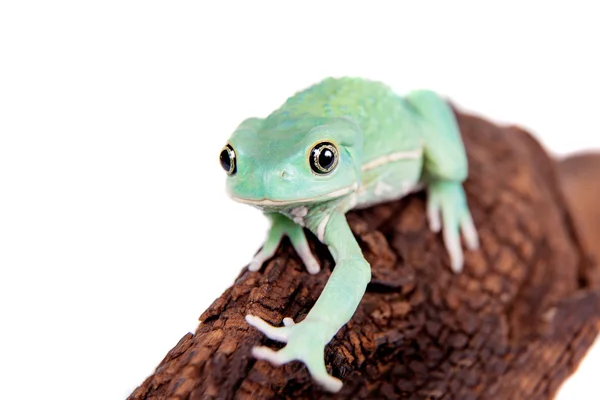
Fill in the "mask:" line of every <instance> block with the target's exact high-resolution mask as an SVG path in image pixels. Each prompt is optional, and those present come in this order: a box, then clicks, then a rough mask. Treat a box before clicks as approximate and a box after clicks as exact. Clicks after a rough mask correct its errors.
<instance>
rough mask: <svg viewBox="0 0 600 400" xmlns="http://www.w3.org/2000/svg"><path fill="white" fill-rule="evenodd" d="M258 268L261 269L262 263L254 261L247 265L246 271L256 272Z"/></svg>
mask: <svg viewBox="0 0 600 400" xmlns="http://www.w3.org/2000/svg"><path fill="white" fill-rule="evenodd" d="M260 267H262V261H261V260H257V259H254V260H252V261H250V264H248V271H253V272H254V271H258V270H259V269H260Z"/></svg>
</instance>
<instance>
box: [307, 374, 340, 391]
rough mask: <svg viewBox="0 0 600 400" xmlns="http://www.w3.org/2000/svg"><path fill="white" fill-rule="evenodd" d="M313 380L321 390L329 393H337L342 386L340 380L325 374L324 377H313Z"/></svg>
mask: <svg viewBox="0 0 600 400" xmlns="http://www.w3.org/2000/svg"><path fill="white" fill-rule="evenodd" d="M313 379H314V380H315V381H317V382H318V383H319V384H320V385H321V386H323V388H324V389H325V390H327V391H329V392H333V393H336V392H339V391H340V389H341V388H342V386H343V385H344V384H343V383H342V381H341V380H339V379H338V378H335V377H333V376H331V375H329V374H327V373H325V375H313Z"/></svg>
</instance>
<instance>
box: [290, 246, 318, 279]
mask: <svg viewBox="0 0 600 400" xmlns="http://www.w3.org/2000/svg"><path fill="white" fill-rule="evenodd" d="M305 240H306V239H305ZM295 247H296V252H297V253H298V255H299V256H300V259H301V260H302V263H304V266H305V267H306V270H307V271H308V273H309V274H312V275H314V274H316V273H318V272H319V271H320V270H321V266H320V265H319V262H318V261H317V259H316V258H315V256H314V255H313V253H312V251H311V250H310V247H309V246H308V243H306V242H304V243H300V244H297V245H296V246H295Z"/></svg>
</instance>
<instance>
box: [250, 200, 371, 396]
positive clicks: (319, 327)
mask: <svg viewBox="0 0 600 400" xmlns="http://www.w3.org/2000/svg"><path fill="white" fill-rule="evenodd" d="M323 242H324V243H325V244H327V245H328V246H329V249H330V251H331V254H332V255H333V258H334V260H335V263H336V265H335V268H334V270H333V272H332V274H331V277H330V278H329V281H328V282H327V284H326V285H325V288H324V289H323V293H321V296H320V297H319V298H318V299H317V302H316V303H315V305H314V307H313V308H312V309H311V310H310V312H309V313H308V315H307V316H306V318H304V320H303V321H301V322H299V323H294V322H293V321H292V320H291V318H284V320H283V324H284V326H283V327H274V326H271V325H269V324H268V323H267V322H265V321H263V320H262V319H261V318H259V317H256V316H253V315H247V316H246V321H248V323H249V324H250V325H252V326H254V327H255V328H257V329H258V330H260V331H261V332H262V333H264V334H265V335H266V336H267V337H269V338H271V339H273V340H277V341H280V342H285V343H287V345H286V346H285V347H284V348H283V349H281V350H279V351H273V350H271V349H269V348H267V347H255V348H254V349H253V351H252V354H253V355H254V356H255V357H256V358H259V359H262V360H268V361H270V362H271V363H273V364H275V365H281V364H284V363H287V362H289V361H293V360H299V361H302V362H303V363H304V364H306V366H307V368H308V370H309V372H310V374H311V376H312V377H313V379H314V380H315V381H316V382H318V383H319V384H321V385H322V386H323V387H324V388H325V389H327V390H329V391H331V392H337V391H338V390H340V389H341V387H342V382H341V381H340V380H339V379H337V378H334V377H333V376H331V375H329V374H328V373H327V370H326V369H325V360H324V348H325V346H326V345H327V343H329V341H330V340H331V338H333V336H334V335H335V334H336V333H337V332H338V331H339V330H340V328H341V327H342V326H344V325H345V324H346V323H347V322H348V321H349V320H350V318H351V317H352V315H353V314H354V312H355V311H356V308H357V307H358V304H359V303H360V300H361V299H362V297H363V295H364V293H365V289H366V287H367V284H368V283H369V281H370V280H371V268H370V266H369V264H368V263H367V261H366V260H365V259H364V257H363V255H362V251H361V249H360V247H359V246H358V243H357V242H356V239H355V238H354V235H353V234H352V231H351V230H350V227H349V226H348V223H347V222H346V218H345V217H344V215H343V214H342V213H340V212H334V213H333V214H332V215H331V216H330V218H329V221H328V223H327V226H326V229H325V235H324V237H323Z"/></svg>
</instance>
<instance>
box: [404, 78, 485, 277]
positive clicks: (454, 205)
mask: <svg viewBox="0 0 600 400" xmlns="http://www.w3.org/2000/svg"><path fill="white" fill-rule="evenodd" d="M406 100H407V102H408V103H409V104H410V105H411V106H412V108H413V110H414V112H415V114H416V116H417V118H418V119H419V120H420V126H421V129H420V132H421V134H422V138H423V145H424V156H425V157H424V180H425V182H426V184H427V192H428V196H427V197H428V199H427V217H428V219H429V224H430V227H431V229H432V230H433V231H435V232H438V231H440V230H442V234H443V237H444V244H445V246H446V249H447V251H448V255H449V256H450V266H451V267H452V270H453V271H455V272H460V271H461V270H462V267H463V252H462V248H461V244H460V233H461V232H462V235H463V238H464V239H465V244H466V246H467V248H468V249H477V248H478V246H479V239H478V235H477V230H476V229H475V225H474V223H473V219H472V217H471V213H470V212H469V208H468V206H467V201H466V196H465V192H464V189H463V187H462V182H463V181H464V180H465V179H466V178H467V173H468V165H467V155H466V152H465V148H464V145H463V143H462V139H461V136H460V131H459V127H458V123H457V121H456V118H455V116H454V113H453V111H452V109H451V108H450V105H449V104H448V103H447V102H446V101H445V100H444V99H442V98H441V97H440V96H439V95H437V94H436V93H434V92H431V91H427V90H419V91H415V92H411V93H410V94H409V95H408V96H407V97H406ZM442 221H443V226H442Z"/></svg>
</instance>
